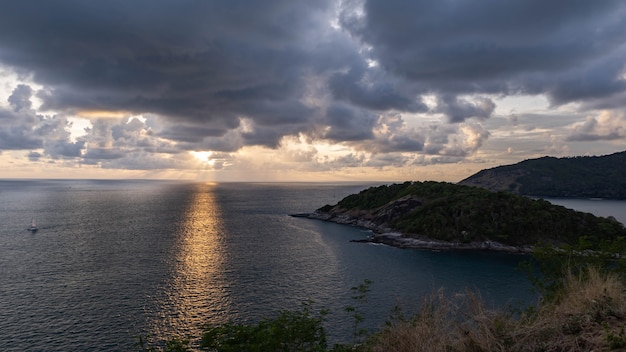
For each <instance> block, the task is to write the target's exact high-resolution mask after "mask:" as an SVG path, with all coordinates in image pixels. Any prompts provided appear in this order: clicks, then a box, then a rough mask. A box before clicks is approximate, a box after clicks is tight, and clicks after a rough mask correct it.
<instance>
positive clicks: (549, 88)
mask: <svg viewBox="0 0 626 352" xmlns="http://www.w3.org/2000/svg"><path fill="white" fill-rule="evenodd" d="M361 5H362V7H361ZM337 14H338V15H339V18H338V20H339V21H338V22H337V19H336V18H334V16H335V15H337ZM624 33H626V3H625V2H624V1H622V0H606V1H595V2H594V1H588V0H553V1H543V0H542V1H540V0H510V1H501V0H459V1H448V0H442V1H426V0H362V1H359V0H356V1H350V0H345V1H339V0H320V1H306V0H301V1H294V0H268V1H263V2H260V1H244V0H233V1H207V0H177V1H174V0H150V1H148V0H135V1H126V0H110V1H73V0H57V1H35V0H20V1H11V0H0V64H2V65H3V66H6V67H9V68H10V69H11V70H13V71H15V72H16V73H17V74H18V75H21V76H22V77H29V78H32V80H34V81H35V82H37V83H38V84H40V85H41V86H42V87H43V88H42V89H40V90H39V91H37V92H35V91H34V90H33V89H32V88H31V87H29V86H26V85H21V86H18V87H17V88H16V89H15V90H14V91H13V93H12V95H11V97H10V98H9V101H8V102H9V108H8V109H4V110H0V123H2V126H1V127H2V129H0V150H2V149H26V150H29V149H30V150H32V149H40V148H43V149H44V153H45V154H47V155H49V156H51V157H55V158H60V157H68V158H69V157H83V158H85V159H87V160H88V161H89V162H94V163H95V162H97V160H103V161H106V162H107V163H108V164H107V165H109V166H110V167H113V166H114V165H128V167H131V166H130V164H128V163H127V164H124V163H122V162H121V161H120V162H119V163H117V162H118V161H119V159H122V158H123V156H124V155H131V154H132V155H134V156H133V158H135V159H136V161H137V162H139V158H148V157H147V156H146V155H150V154H151V153H153V154H157V153H168V154H175V153H179V152H181V151H185V150H203V149H210V150H214V151H224V152H234V151H236V150H238V149H240V148H242V147H244V146H248V145H259V146H265V147H270V148H276V147H278V146H280V143H281V141H282V138H283V137H285V136H302V137H304V138H305V139H307V140H308V141H312V140H315V139H324V140H326V141H330V142H336V143H343V142H345V143H346V144H347V145H350V146H352V147H354V148H355V150H359V151H367V152H371V153H394V152H403V153H410V152H420V153H423V154H432V155H447V156H455V157H456V156H463V155H469V154H470V153H472V152H474V151H476V148H478V147H480V145H481V143H482V141H483V140H485V139H487V138H488V136H489V133H488V131H483V130H480V129H479V128H477V127H471V128H469V129H466V130H462V129H461V127H462V126H463V125H465V124H471V122H472V121H471V120H485V119H488V118H490V117H491V116H492V115H493V113H494V111H495V107H496V106H495V104H494V102H493V101H492V100H490V98H487V96H488V95H491V94H493V95H497V96H507V95H513V94H545V95H547V96H548V98H549V99H550V101H551V103H552V104H553V105H560V104H565V103H568V102H579V103H581V104H580V106H581V107H582V108H581V109H586V108H589V109H605V108H623V107H624V102H623V101H624V99H623V97H624V96H626V80H625V79H624V72H625V69H626V67H625V66H626V35H624ZM35 96H36V97H37V98H39V99H40V100H41V101H42V102H43V105H42V107H41V109H42V111H43V110H46V109H48V110H54V111H57V112H58V114H59V116H57V117H54V118H44V117H42V116H40V115H38V114H37V113H36V112H35V111H34V110H33V109H34V108H33V101H32V100H31V99H32V98H34V97H35ZM431 97H434V102H435V106H432V105H430V107H429V106H427V105H426V104H425V102H428V101H433V100H431V99H430V98H431ZM83 110H86V111H87V110H92V111H117V112H123V113H126V114H127V115H139V114H142V116H151V117H150V118H149V119H148V121H146V122H145V123H144V122H141V121H139V120H134V121H131V120H128V119H125V120H123V121H106V120H105V119H94V120H92V124H93V127H92V129H90V130H89V131H87V132H88V135H87V136H84V137H81V138H82V139H81V138H79V139H78V140H74V139H70V138H69V135H68V132H67V127H68V122H67V120H66V119H65V118H64V117H63V116H70V115H69V114H70V113H77V112H80V111H83ZM391 114H405V115H407V116H408V115H411V114H417V115H418V116H424V115H433V114H443V115H445V117H446V118H447V121H443V122H441V128H439V129H436V131H435V130H429V129H428V128H422V129H421V130H418V129H419V128H416V127H408V126H418V125H420V124H419V123H412V124H404V123H402V124H400V125H398V126H392V125H386V124H385V123H386V122H385V121H384V119H381V116H389V115H391ZM412 122H414V121H412ZM446 123H448V124H452V125H454V126H447V125H446ZM581 128H582V127H581ZM585 133H586V134H585ZM620 133H621V132H619V133H617V135H621V134H620ZM614 135H616V134H614V133H613V134H611V132H610V131H609V130H608V129H607V128H605V127H603V128H595V129H594V130H593V131H591V132H585V131H583V130H580V131H574V132H572V134H571V136H570V140H583V139H585V140H589V139H593V138H596V137H597V138H601V137H602V136H604V137H603V139H610V138H612V136H614ZM458 136H461V137H463V138H460V137H459V138H457V137H458ZM471 136H474V137H471ZM594 136H595V137H594ZM598 136H599V137H598ZM455 141H456V142H455ZM129 153H130V154H129ZM153 157H154V158H156V156H153ZM148 159H149V158H148ZM146 160H147V159H146ZM154 160H156V159H154ZM378 160H384V158H380V159H378ZM431 160H436V159H435V158H433V159H431ZM442 160H443V159H442ZM130 162H131V161H129V163H130ZM155 164H158V163H157V162H156V161H155ZM168 165H169V164H168Z"/></svg>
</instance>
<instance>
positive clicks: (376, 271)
mask: <svg viewBox="0 0 626 352" xmlns="http://www.w3.org/2000/svg"><path fill="white" fill-rule="evenodd" d="M364 188H366V185H354V184H334V185H331V184H304V183H297V184H251V183H248V184H245V183H232V184H228V183H226V184H211V183H172V182H160V181H88V180H85V181H76V180H72V181H69V180H68V181H58V180H55V181H46V180H37V181H35V180H28V181H24V180H5V181H0V350H2V351H25V350H33V351H68V350H80V351H118V350H122V351H126V350H131V349H132V348H133V344H134V343H136V342H137V341H139V340H138V337H139V336H142V338H143V339H144V340H148V341H151V342H153V343H157V344H158V343H159V342H160V341H163V340H164V339H167V338H171V337H173V336H185V335H187V334H190V335H194V336H198V334H199V332H200V331H201V326H202V324H204V323H211V324H219V323H223V322H227V321H236V322H254V321H258V320H259V319H261V318H262V317H271V316H275V315H276V314H277V313H278V312H279V311H281V310H298V309H300V308H301V307H302V304H303V303H304V302H307V301H311V302H312V303H311V304H312V305H313V307H314V308H315V309H322V308H324V309H330V311H331V314H330V315H329V316H328V320H327V323H326V328H327V331H328V333H329V335H330V337H331V340H333V341H348V340H349V338H350V336H349V335H350V328H351V324H352V323H353V320H351V318H350V317H349V316H348V315H347V314H346V313H345V312H344V308H345V307H347V306H351V305H352V306H353V305H355V304H356V302H354V301H353V300H352V299H351V298H350V296H351V292H350V288H351V287H354V286H357V285H359V284H361V283H363V282H364V280H365V279H368V280H371V281H372V284H371V287H370V288H371V291H370V292H368V295H367V299H366V301H365V302H364V307H363V308H362V309H363V313H364V314H365V322H364V324H365V326H366V327H368V328H370V329H375V328H377V327H380V326H381V325H383V324H384V322H385V320H386V319H387V318H388V317H389V315H390V312H391V310H392V309H393V307H394V306H395V305H398V304H399V305H401V306H405V307H412V306H415V305H417V304H418V303H419V300H420V299H421V298H422V297H423V296H424V295H428V294H430V293H431V292H433V291H434V290H439V289H442V290H444V291H445V292H447V293H449V294H455V293H459V292H460V293H462V292H464V290H465V289H466V288H470V289H475V290H480V292H481V295H482V296H483V298H485V300H487V301H488V303H489V304H493V305H495V306H505V305H507V304H516V303H517V302H519V301H522V302H526V303H529V301H532V300H533V299H536V296H535V295H534V294H533V293H532V291H531V287H530V284H529V282H528V280H527V279H526V278H525V276H524V275H523V274H522V273H520V272H518V271H517V270H516V266H517V264H518V263H519V261H521V260H524V259H525V258H524V257H523V256H517V255H506V254H497V253H486V252H433V251H420V250H402V249H397V248H392V247H388V246H382V245H371V244H363V243H353V242H350V240H353V239H362V238H364V237H366V236H368V235H369V233H368V232H367V231H365V230H363V229H360V228H357V227H351V226H346V225H338V224H333V223H327V222H322V221H316V220H310V219H304V218H294V217H290V216H289V214H290V213H302V212H311V211H313V210H315V209H316V208H318V207H321V206H323V205H325V204H335V203H337V202H338V201H339V200H341V199H342V198H343V197H344V196H346V195H348V194H351V193H355V192H358V191H360V190H362V189H364ZM619 204H620V206H621V207H622V209H624V208H623V207H624V203H619ZM614 216H616V217H617V215H614ZM33 219H34V220H35V221H36V223H37V226H38V227H39V230H38V231H37V232H35V233H31V232H29V231H27V230H26V229H27V228H28V227H29V226H30V224H31V220H33ZM530 303H533V302H530Z"/></svg>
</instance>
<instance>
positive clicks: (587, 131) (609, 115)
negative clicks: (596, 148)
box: [566, 111, 626, 142]
mask: <svg viewBox="0 0 626 352" xmlns="http://www.w3.org/2000/svg"><path fill="white" fill-rule="evenodd" d="M624 138H626V116H625V114H624V112H613V111H603V112H602V113H601V114H599V115H598V116H597V117H596V116H589V117H587V119H586V120H585V121H584V122H582V123H576V124H574V125H573V126H572V128H571V131H570V134H569V135H568V136H567V139H566V140H568V141H585V142H589V141H598V140H607V141H610V140H618V139H624Z"/></svg>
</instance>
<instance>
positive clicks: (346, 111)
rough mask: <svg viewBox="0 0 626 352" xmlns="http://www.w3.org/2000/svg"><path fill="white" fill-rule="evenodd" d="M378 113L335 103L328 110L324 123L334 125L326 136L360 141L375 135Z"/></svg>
mask: <svg viewBox="0 0 626 352" xmlns="http://www.w3.org/2000/svg"><path fill="white" fill-rule="evenodd" d="M375 123H376V115H374V114H372V113H371V112H369V111H366V110H361V109H356V108H353V107H351V106H349V105H346V104H334V105H332V106H330V107H329V108H328V109H327V110H326V119H325V120H324V124H326V125H328V126H332V127H331V128H330V130H328V131H327V132H326V133H325V135H324V137H325V138H328V139H330V140H335V141H360V140H365V139H371V138H372V137H373V132H372V128H373V127H374V124H375Z"/></svg>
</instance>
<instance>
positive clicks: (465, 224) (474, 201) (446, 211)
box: [317, 181, 626, 248]
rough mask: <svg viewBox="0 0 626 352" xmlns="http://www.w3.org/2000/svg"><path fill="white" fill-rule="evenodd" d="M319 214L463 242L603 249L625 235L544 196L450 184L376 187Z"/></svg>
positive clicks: (614, 225) (607, 221) (617, 226)
mask: <svg viewBox="0 0 626 352" xmlns="http://www.w3.org/2000/svg"><path fill="white" fill-rule="evenodd" d="M317 212H318V213H323V214H327V215H329V216H331V217H335V216H344V217H345V216H349V217H353V218H355V219H362V220H367V221H369V222H371V223H373V224H375V225H377V226H379V227H380V228H389V229H391V230H394V231H398V232H401V233H403V234H405V235H406V236H409V237H416V238H424V237H426V238H430V239H436V240H443V241H451V242H462V243H467V242H474V241H486V240H492V241H497V242H499V243H503V244H507V245H512V246H522V245H534V244H537V243H550V244H572V243H577V242H578V241H579V239H580V238H581V237H584V238H586V239H587V241H588V242H589V243H590V246H591V247H593V248H599V247H600V246H601V245H602V244H603V243H605V242H607V241H611V240H613V239H615V238H617V237H619V236H626V229H625V228H624V226H623V225H622V224H621V223H620V222H618V221H616V220H615V219H613V218H602V217H596V216H594V215H592V214H589V213H582V212H578V211H574V210H570V209H567V208H565V207H562V206H558V205H554V204H551V203H549V202H547V201H545V200H541V199H530V198H527V197H524V196H520V195H516V194H512V193H508V192H491V191H488V190H486V189H483V188H478V187H470V186H463V185H456V184H452V183H445V182H432V181H429V182H405V183H402V184H392V185H384V186H378V187H371V188H368V189H366V190H363V191H361V192H360V193H358V194H353V195H350V196H347V197H346V198H344V199H342V200H341V201H340V202H339V203H337V205H335V206H329V205H327V206H325V207H322V208H320V209H318V210H317ZM331 220H332V218H331Z"/></svg>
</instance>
